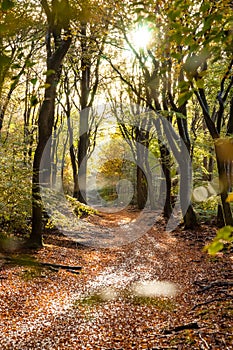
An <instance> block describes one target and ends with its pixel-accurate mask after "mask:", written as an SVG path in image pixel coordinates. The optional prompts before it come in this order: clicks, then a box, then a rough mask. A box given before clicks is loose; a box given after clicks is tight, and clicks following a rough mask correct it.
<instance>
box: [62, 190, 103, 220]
mask: <svg viewBox="0 0 233 350" xmlns="http://www.w3.org/2000/svg"><path fill="white" fill-rule="evenodd" d="M66 199H67V200H68V202H69V203H70V204H71V207H72V209H73V212H74V214H75V215H76V216H77V217H78V218H82V217H84V216H87V215H91V214H97V213H98V211H97V210H95V209H94V208H91V207H89V206H88V205H86V204H83V203H80V202H79V201H77V199H76V198H73V197H71V196H69V195H66Z"/></svg>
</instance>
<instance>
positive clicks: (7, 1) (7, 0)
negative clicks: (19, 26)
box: [1, 0, 15, 11]
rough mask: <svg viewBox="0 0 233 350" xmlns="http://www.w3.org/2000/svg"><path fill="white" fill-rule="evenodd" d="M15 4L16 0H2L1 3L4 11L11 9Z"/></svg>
mask: <svg viewBox="0 0 233 350" xmlns="http://www.w3.org/2000/svg"><path fill="white" fill-rule="evenodd" d="M14 6H15V4H14V1H12V0H2V3H1V9H2V11H7V10H10V9H12V8H13V7H14Z"/></svg>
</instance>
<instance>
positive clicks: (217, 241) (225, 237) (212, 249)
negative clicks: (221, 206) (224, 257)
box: [204, 226, 233, 255]
mask: <svg viewBox="0 0 233 350" xmlns="http://www.w3.org/2000/svg"><path fill="white" fill-rule="evenodd" d="M232 242H233V227H232V226H224V227H223V228H221V229H220V230H218V232H217V235H216V237H215V238H214V240H213V241H212V242H211V243H210V244H209V245H207V246H206V247H205V248H204V249H205V250H206V251H208V253H209V254H210V255H216V254H217V253H218V252H220V251H221V250H223V249H224V248H225V247H226V246H232Z"/></svg>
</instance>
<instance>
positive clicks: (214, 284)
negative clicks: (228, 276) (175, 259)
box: [197, 281, 233, 294]
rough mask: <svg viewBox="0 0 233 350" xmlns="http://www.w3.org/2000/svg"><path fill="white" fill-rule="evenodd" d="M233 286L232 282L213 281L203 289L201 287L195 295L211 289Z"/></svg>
mask: <svg viewBox="0 0 233 350" xmlns="http://www.w3.org/2000/svg"><path fill="white" fill-rule="evenodd" d="M230 286H233V281H214V282H211V283H210V284H208V285H207V286H205V287H202V288H201V289H200V290H199V291H198V292H197V293H198V294H199V293H203V292H205V291H206V290H209V289H210V288H213V287H230Z"/></svg>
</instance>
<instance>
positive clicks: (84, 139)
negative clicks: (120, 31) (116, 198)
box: [77, 22, 91, 204]
mask: <svg viewBox="0 0 233 350" xmlns="http://www.w3.org/2000/svg"><path fill="white" fill-rule="evenodd" d="M81 34H82V38H81V50H82V53H81V54H82V57H81V71H82V73H81V113H80V125H79V135H80V136H79V142H78V179H79V181H78V194H77V199H78V201H79V202H81V203H84V204H86V182H87V151H88V146H89V110H88V108H87V107H88V97H89V94H90V70H91V62H90V56H89V53H88V52H87V48H88V47H87V24H86V23H85V22H82V24H81Z"/></svg>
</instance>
